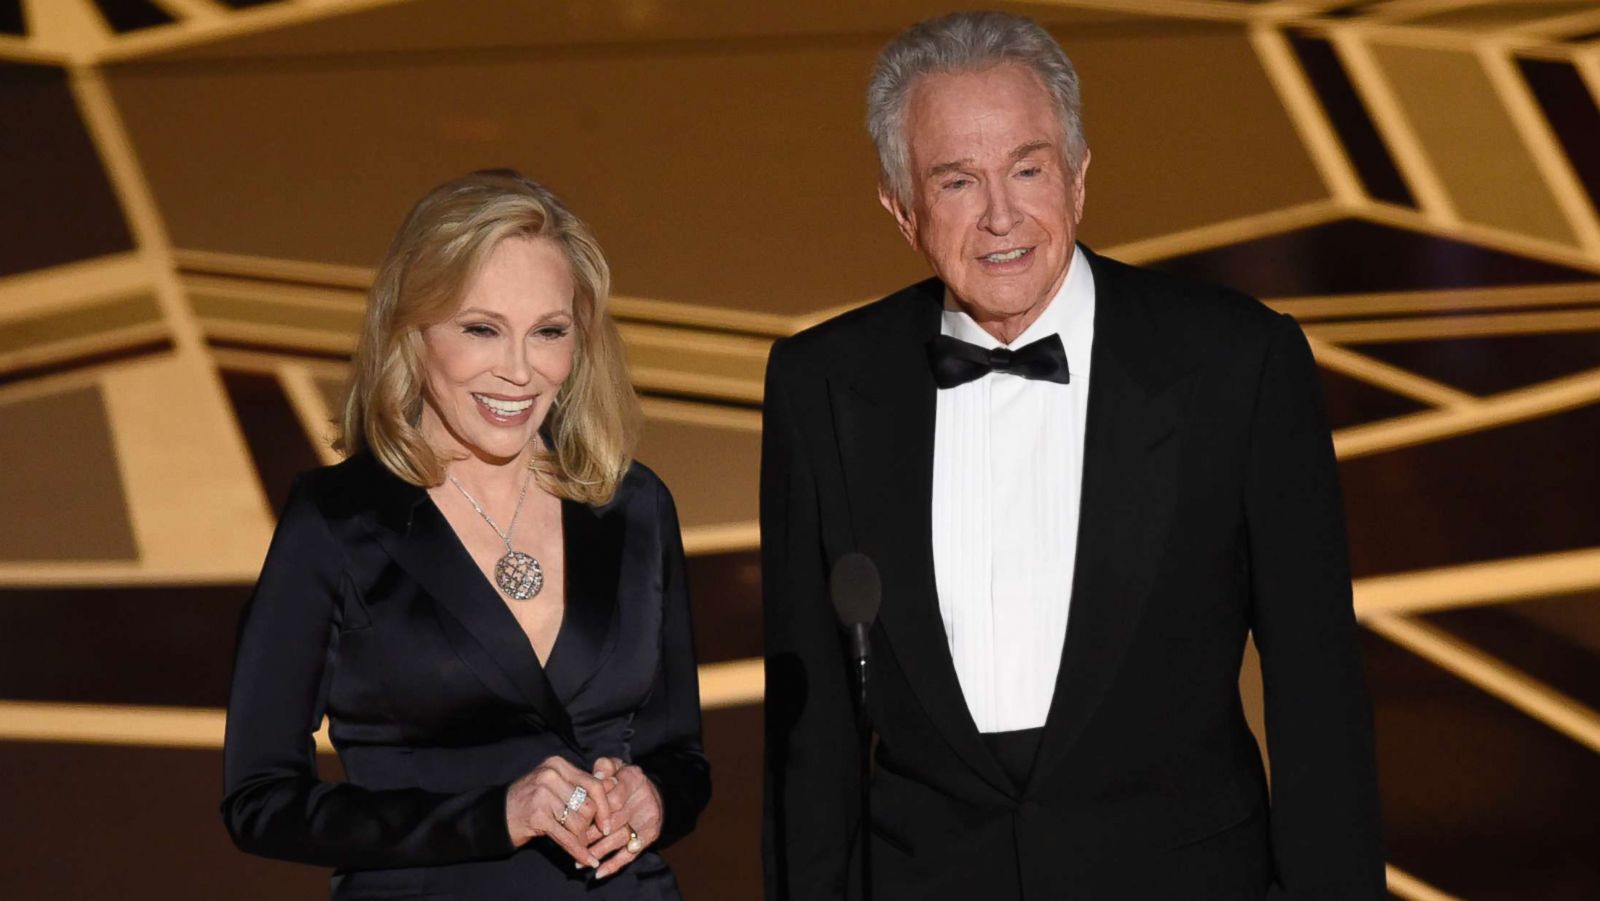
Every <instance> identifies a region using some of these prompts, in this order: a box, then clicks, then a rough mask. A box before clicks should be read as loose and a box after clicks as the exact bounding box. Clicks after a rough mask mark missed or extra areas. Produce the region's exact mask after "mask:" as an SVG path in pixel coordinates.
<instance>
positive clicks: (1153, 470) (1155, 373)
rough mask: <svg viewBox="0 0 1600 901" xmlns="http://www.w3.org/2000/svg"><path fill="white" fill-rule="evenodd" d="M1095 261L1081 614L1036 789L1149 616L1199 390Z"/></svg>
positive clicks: (1073, 615)
mask: <svg viewBox="0 0 1600 901" xmlns="http://www.w3.org/2000/svg"><path fill="white" fill-rule="evenodd" d="M1089 259H1091V261H1092V265H1093V271H1094V275H1095V285H1096V292H1095V293H1096V296H1095V338H1094V349H1093V351H1092V352H1091V367H1090V375H1089V410H1088V422H1087V425H1086V434H1085V441H1084V466H1083V488H1082V492H1081V498H1082V500H1081V505H1082V506H1081V507H1080V511H1079V519H1078V521H1079V526H1078V550H1077V563H1076V567H1075V572H1074V577H1073V585H1072V609H1071V612H1070V615H1069V618H1068V623H1067V634H1066V637H1065V645H1064V648H1063V651H1062V656H1061V665H1060V668H1059V670H1058V673H1057V678H1056V686H1055V694H1054V696H1053V698H1052V701H1051V706H1050V712H1049V715H1048V717H1047V719H1046V721H1045V729H1044V735H1043V736H1042V737H1041V739H1040V747H1039V753H1038V756H1037V758H1036V761H1037V762H1036V763H1035V766H1034V769H1033V773H1032V776H1031V777H1030V782H1029V784H1030V786H1032V785H1036V784H1039V782H1040V781H1041V780H1042V779H1043V778H1044V777H1045V776H1047V775H1048V773H1049V772H1050V770H1051V768H1052V766H1053V765H1055V764H1056V763H1058V762H1059V761H1060V759H1061V757H1062V756H1063V754H1064V753H1065V752H1066V751H1067V749H1068V748H1070V747H1071V745H1072V744H1073V742H1074V741H1076V739H1077V737H1078V736H1079V735H1080V734H1081V733H1082V731H1083V728H1084V726H1085V725H1086V724H1087V723H1088V720H1089V718H1090V716H1091V715H1092V714H1093V713H1094V710H1095V707H1096V706H1097V705H1098V704H1099V702H1100V699H1101V698H1102V697H1103V696H1104V694H1105V692H1106V690H1107V688H1108V687H1109V685H1110V683H1111V680H1112V678H1113V677H1114V676H1115V674H1116V671H1117V668H1118V666H1119V664H1120V662H1121V660H1122V657H1123V653H1124V652H1125V651H1126V650H1127V646H1128V643H1129V641H1130V640H1131V639H1132V637H1133V633H1134V629H1135V627H1136V626H1137V624H1138V621H1139V618H1140V616H1141V614H1142V613H1143V610H1144V604H1145V599H1146V595H1147V594H1148V591H1149V588H1150V584H1151V580H1152V578H1153V577H1154V575H1155V572H1156V568H1157V564H1158V563H1159V559H1158V555H1159V553H1160V551H1161V547H1162V545H1163V543H1164V540H1165V538H1166V535H1167V532H1168V529H1169V528H1170V525H1171V522H1172V513H1173V506H1174V504H1175V503H1176V499H1177V477H1178V463H1179V444H1180V441H1179V437H1178V436H1177V434H1176V432H1177V429H1178V425H1179V422H1180V420H1181V418H1182V415H1183V412H1184V409H1185V407H1186V406H1187V402H1188V398H1189V393H1190V389H1191V388H1192V382H1191V379H1190V378H1189V377H1187V374H1186V373H1184V372H1183V371H1182V365H1183V364H1182V363H1181V356H1180V355H1179V354H1178V353H1176V351H1175V350H1174V349H1171V348H1166V347H1164V346H1163V342H1162V337H1163V336H1162V335H1161V333H1160V331H1159V329H1158V328H1157V324H1156V323H1155V322H1154V321H1153V320H1152V319H1151V318H1150V315H1149V311H1148V309H1147V308H1146V306H1145V304H1146V301H1145V299H1144V297H1142V296H1141V295H1139V294H1137V293H1134V292H1132V291H1127V290H1123V289H1122V287H1121V285H1120V283H1119V281H1118V277H1119V273H1118V272H1116V270H1115V268H1114V264H1107V263H1106V262H1105V261H1101V260H1100V259H1099V258H1098V257H1093V256H1092V255H1090V256H1089Z"/></svg>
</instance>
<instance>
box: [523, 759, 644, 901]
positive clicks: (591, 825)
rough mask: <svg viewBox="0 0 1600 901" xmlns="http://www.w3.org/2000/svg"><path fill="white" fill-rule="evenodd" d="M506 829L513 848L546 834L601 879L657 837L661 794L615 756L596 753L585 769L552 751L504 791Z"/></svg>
mask: <svg viewBox="0 0 1600 901" xmlns="http://www.w3.org/2000/svg"><path fill="white" fill-rule="evenodd" d="M506 829H507V831H508V832H509V833H510V835H511V842H512V844H513V845H515V846H517V847H521V846H522V845H524V844H526V843H528V842H529V841H531V840H533V839H534V838H537V837H539V836H545V837H547V838H549V839H550V840H551V841H553V842H555V843H556V844H557V845H559V846H560V847H561V849H562V850H563V851H566V852H567V854H569V855H571V857H572V859H573V860H574V861H576V865H577V866H578V867H579V868H582V867H593V868H595V877H596V878H598V879H604V878H605V877H607V876H610V875H612V874H614V873H616V872H617V871H619V870H621V869H622V868H623V867H625V866H627V865H628V864H630V863H632V862H633V861H634V860H635V859H637V858H638V856H639V855H640V854H642V853H644V850H645V849H646V848H648V847H649V846H650V845H652V844H654V843H655V841H656V839H658V838H660V837H661V794H660V792H659V791H657V790H656V787H655V783H653V782H651V781H650V779H649V777H647V776H645V774H644V771H643V770H641V769H639V768H638V767H637V766H633V765H631V764H628V763H626V762H624V761H622V760H620V759H618V758H615V757H602V758H600V759H599V760H597V761H595V765H594V772H592V773H586V772H584V771H583V770H581V769H579V768H578V767H576V766H574V765H573V764H572V763H571V762H569V761H567V760H566V759H564V758H561V757H557V756H552V757H549V758H547V759H546V760H545V761H544V762H543V763H541V764H539V766H537V767H536V768H534V770H533V771H532V772H530V773H528V774H527V775H525V776H523V777H522V778H521V779H518V780H517V781H516V782H513V783H512V784H511V788H510V789H509V790H507V792H506Z"/></svg>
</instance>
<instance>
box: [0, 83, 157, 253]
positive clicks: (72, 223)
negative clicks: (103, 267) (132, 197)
mask: <svg viewBox="0 0 1600 901" xmlns="http://www.w3.org/2000/svg"><path fill="white" fill-rule="evenodd" d="M0 110H3V111H4V114H0V197H4V198H5V202H4V203H0V233H3V234H5V236H6V239H5V240H4V241H0V276H5V275H11V274H13V273H17V272H25V271H28V270H30V269H42V268H44V267H46V266H55V265H59V264H61V263H70V262H73V261H75V260H84V259H88V258H90V257H97V256H102V255H104V254H108V253H115V252H117V251H120V250H131V249H133V236H132V234H130V233H129V231H128V225H127V223H126V222H125V221H124V220H123V217H122V208H121V206H120V205H119V204H118V202H117V197H116V194H115V193H113V192H112V189H111V183H110V181H108V180H107V178H106V174H105V172H104V170H103V169H102V168H101V164H100V157H99V155H98V154H97V153H96V152H95V147H94V143H93V141H92V140H91V139H90V137H89V132H88V130H87V129H86V128H85V127H84V124H83V120H82V119H81V118H80V117H79V115H78V108H77V105H76V103H75V102H74V100H73V97H72V91H71V90H70V88H69V87H68V85H67V75H66V72H64V71H63V70H61V69H57V68H55V67H53V66H30V65H23V64H20V63H9V62H0Z"/></svg>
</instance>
